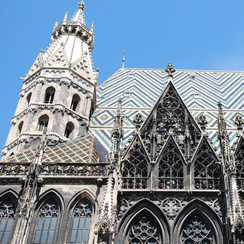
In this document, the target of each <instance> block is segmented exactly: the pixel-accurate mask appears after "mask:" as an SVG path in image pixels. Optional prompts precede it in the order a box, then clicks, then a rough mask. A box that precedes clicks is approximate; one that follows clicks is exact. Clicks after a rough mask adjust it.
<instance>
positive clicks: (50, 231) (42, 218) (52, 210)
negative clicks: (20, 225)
mask: <svg viewBox="0 0 244 244" xmlns="http://www.w3.org/2000/svg"><path fill="white" fill-rule="evenodd" d="M58 216H59V207H58V204H57V202H56V201H55V199H54V198H49V199H48V200H47V201H46V202H45V203H44V204H43V205H42V207H41V208H40V210H39V220H38V225H37V228H36V235H35V240H34V243H43V244H44V243H45V244H46V243H54V234H55V228H56V223H57V219H58Z"/></svg>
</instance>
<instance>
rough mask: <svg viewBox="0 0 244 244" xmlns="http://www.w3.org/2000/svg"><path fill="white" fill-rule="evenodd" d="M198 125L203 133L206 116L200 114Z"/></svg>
mask: <svg viewBox="0 0 244 244" xmlns="http://www.w3.org/2000/svg"><path fill="white" fill-rule="evenodd" d="M198 124H199V125H200V127H201V129H202V131H203V132H205V130H206V125H207V124H208V122H207V120H206V116H205V115H204V114H201V115H200V116H199V118H198Z"/></svg>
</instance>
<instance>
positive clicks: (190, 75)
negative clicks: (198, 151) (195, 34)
mask: <svg viewBox="0 0 244 244" xmlns="http://www.w3.org/2000/svg"><path fill="white" fill-rule="evenodd" d="M167 81H168V80H167V73H166V72H165V70H164V69H129V68H128V69H124V70H122V69H120V70H118V71H117V72H116V73H114V74H113V75H112V76H111V77H110V78H109V79H107V80H106V81H105V82H104V83H102V84H101V85H100V86H99V87H98V90H97V94H98V103H97V108H96V110H95V112H94V114H93V116H92V119H91V130H92V132H93V134H94V135H96V136H97V137H98V139H99V140H100V141H101V142H102V143H104V145H105V147H106V148H107V149H109V147H110V131H111V129H112V126H113V118H114V116H115V113H116V108H117V101H118V99H119V98H120V97H122V98H123V103H122V108H123V112H124V114H125V115H126V116H127V119H126V121H125V123H124V132H125V133H124V137H125V138H124V142H123V143H124V144H126V142H127V141H128V140H129V139H130V138H131V136H132V133H133V131H134V129H135V127H134V124H133V119H134V117H135V114H136V113H137V112H141V113H142V114H143V117H144V119H145V118H146V117H147V115H148V114H149V112H150V110H151V108H152V107H153V106H154V104H155V102H156V101H157V99H158V97H159V96H160V94H161V93H162V91H163V90H164V88H165V86H166V84H167ZM173 81H174V85H175V87H176V88H177V90H178V92H179V94H180V95H181V97H182V99H183V101H184V102H185V104H186V106H187V107H188V108H189V110H190V111H191V113H192V115H193V117H194V118H195V119H196V118H198V116H200V115H201V114H202V113H204V114H205V116H206V118H207V121H208V125H207V129H206V131H207V133H208V134H209V138H210V139H211V140H212V142H213V146H216V147H218V142H217V126H218V124H217V118H218V109H217V102H218V101H220V102H221V103H222V105H223V111H224V115H225V120H226V122H227V129H228V131H229V133H230V139H231V145H232V144H233V142H234V141H235V136H236V133H237V130H236V126H235V125H234V119H235V117H236V114H240V115H244V99H243V98H244V72H228V71H204V70H203V71H201V70H176V72H175V73H174V78H173Z"/></svg>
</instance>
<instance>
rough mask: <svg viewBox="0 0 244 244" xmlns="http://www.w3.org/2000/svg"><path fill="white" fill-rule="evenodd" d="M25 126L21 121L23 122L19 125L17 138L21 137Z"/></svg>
mask: <svg viewBox="0 0 244 244" xmlns="http://www.w3.org/2000/svg"><path fill="white" fill-rule="evenodd" d="M23 124H24V122H23V121H21V122H20V123H19V126H18V133H17V136H19V135H20V134H21V132H22V128H23Z"/></svg>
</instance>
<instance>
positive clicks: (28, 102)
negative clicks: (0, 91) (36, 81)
mask: <svg viewBox="0 0 244 244" xmlns="http://www.w3.org/2000/svg"><path fill="white" fill-rule="evenodd" d="M31 95H32V93H31V92H30V93H29V94H28V96H27V97H26V100H27V104H28V105H29V104H30V100H31Z"/></svg>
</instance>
